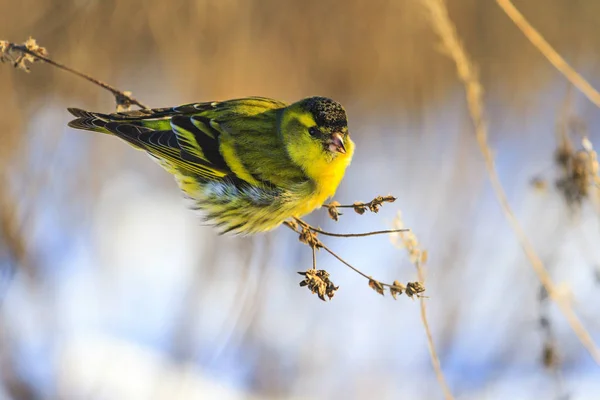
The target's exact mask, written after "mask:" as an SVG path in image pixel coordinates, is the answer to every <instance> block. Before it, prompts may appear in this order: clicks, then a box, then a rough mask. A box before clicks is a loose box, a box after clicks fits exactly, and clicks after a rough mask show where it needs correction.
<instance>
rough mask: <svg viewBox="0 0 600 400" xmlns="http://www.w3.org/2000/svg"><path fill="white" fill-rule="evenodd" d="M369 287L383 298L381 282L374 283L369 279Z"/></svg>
mask: <svg viewBox="0 0 600 400" xmlns="http://www.w3.org/2000/svg"><path fill="white" fill-rule="evenodd" d="M369 287H370V288H371V289H373V290H374V291H376V292H377V293H379V294H380V295H382V296H383V293H384V288H383V285H382V284H381V282H379V281H376V280H375V279H373V278H369Z"/></svg>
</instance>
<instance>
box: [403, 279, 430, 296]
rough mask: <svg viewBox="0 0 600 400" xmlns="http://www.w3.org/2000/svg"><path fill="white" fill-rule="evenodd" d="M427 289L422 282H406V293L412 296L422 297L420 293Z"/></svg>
mask: <svg viewBox="0 0 600 400" xmlns="http://www.w3.org/2000/svg"><path fill="white" fill-rule="evenodd" d="M424 291H425V286H423V285H422V284H421V283H420V282H408V283H407V284H406V295H407V296H408V297H410V298H412V297H413V296H417V297H420V296H419V295H420V294H421V293H423V292H424Z"/></svg>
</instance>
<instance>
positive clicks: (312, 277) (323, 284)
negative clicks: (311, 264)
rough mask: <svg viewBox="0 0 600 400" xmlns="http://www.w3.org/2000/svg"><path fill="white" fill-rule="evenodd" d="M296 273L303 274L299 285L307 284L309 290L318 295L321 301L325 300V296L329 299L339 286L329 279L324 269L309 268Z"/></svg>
mask: <svg viewBox="0 0 600 400" xmlns="http://www.w3.org/2000/svg"><path fill="white" fill-rule="evenodd" d="M298 274H300V275H302V276H304V280H302V281H301V282H300V286H301V287H304V286H308V288H309V289H310V291H311V292H312V293H315V294H316V295H317V296H319V298H320V299H321V300H323V301H325V296H327V297H328V298H329V300H331V299H332V298H333V296H334V295H335V292H336V291H337V290H338V289H339V288H340V287H339V286H335V285H334V284H333V282H331V281H330V280H329V273H328V272H327V271H325V270H324V269H319V270H317V269H309V270H307V271H306V272H298Z"/></svg>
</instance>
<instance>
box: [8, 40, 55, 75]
mask: <svg viewBox="0 0 600 400" xmlns="http://www.w3.org/2000/svg"><path fill="white" fill-rule="evenodd" d="M26 51H27V52H26ZM37 56H39V57H47V56H48V51H47V50H46V49H45V48H43V47H40V46H39V45H38V44H37V43H36V41H35V39H33V38H31V37H30V38H29V39H27V41H25V43H23V44H22V45H16V44H14V43H11V42H8V41H5V40H2V41H0V62H9V63H11V64H12V65H13V66H14V67H15V68H18V69H20V70H23V71H25V72H29V66H28V64H27V63H34V62H36V61H40V59H39V58H38V57H37Z"/></svg>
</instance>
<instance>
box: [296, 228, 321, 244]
mask: <svg viewBox="0 0 600 400" xmlns="http://www.w3.org/2000/svg"><path fill="white" fill-rule="evenodd" d="M298 240H300V241H301V242H302V243H305V244H307V245H309V246H310V247H311V248H313V249H319V248H321V247H323V246H322V245H321V241H320V240H319V239H318V238H317V234H316V233H315V232H313V231H311V230H310V228H309V227H307V226H303V227H302V232H300V236H299V237H298Z"/></svg>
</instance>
